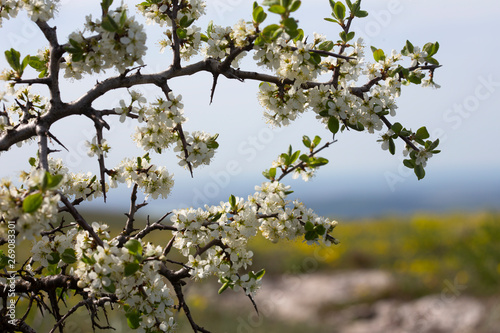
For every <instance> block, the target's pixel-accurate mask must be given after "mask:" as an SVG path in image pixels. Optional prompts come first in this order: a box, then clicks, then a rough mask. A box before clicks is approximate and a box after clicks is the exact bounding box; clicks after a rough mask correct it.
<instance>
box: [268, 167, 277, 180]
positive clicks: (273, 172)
mask: <svg viewBox="0 0 500 333" xmlns="http://www.w3.org/2000/svg"><path fill="white" fill-rule="evenodd" d="M269 177H270V179H275V178H276V168H271V169H269Z"/></svg>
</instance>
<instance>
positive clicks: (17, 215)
mask: <svg viewBox="0 0 500 333" xmlns="http://www.w3.org/2000/svg"><path fill="white" fill-rule="evenodd" d="M44 175H45V171H42V170H34V171H32V172H31V173H30V174H29V175H28V176H27V177H26V182H25V186H24V187H22V188H18V187H16V186H14V185H13V184H12V182H11V181H10V180H6V179H2V180H0V220H3V221H15V224H16V230H17V231H19V235H20V237H21V238H22V239H33V238H34V237H35V236H37V235H39V234H40V232H41V231H43V230H47V228H49V227H50V223H55V222H56V221H57V214H58V202H59V199H60V197H59V195H58V194H57V193H56V192H55V191H54V190H50V191H46V192H42V191H41V190H36V188H41V187H42V184H43V178H44ZM30 189H34V190H33V191H30ZM30 195H37V196H38V197H37V200H40V201H39V205H38V207H37V208H36V209H35V210H34V211H31V209H29V210H28V211H26V208H25V207H23V203H24V201H25V200H26V198H28V197H29V196H30ZM33 201H34V200H33ZM33 204H34V203H33ZM6 227H7V226H6V225H5V223H3V224H1V229H2V230H1V232H0V233H1V234H4V233H5V231H6V229H5V228H6Z"/></svg>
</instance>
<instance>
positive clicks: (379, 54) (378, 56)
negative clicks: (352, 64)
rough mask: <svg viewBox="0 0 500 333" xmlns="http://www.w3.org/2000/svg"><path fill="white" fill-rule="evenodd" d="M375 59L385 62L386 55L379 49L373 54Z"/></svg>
mask: <svg viewBox="0 0 500 333" xmlns="http://www.w3.org/2000/svg"><path fill="white" fill-rule="evenodd" d="M373 58H374V59H375V61H377V62H379V61H380V60H385V53H384V51H383V50H382V49H377V50H376V51H374V52H373Z"/></svg>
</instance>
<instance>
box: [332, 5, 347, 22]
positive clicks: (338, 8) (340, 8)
mask: <svg viewBox="0 0 500 333" xmlns="http://www.w3.org/2000/svg"><path fill="white" fill-rule="evenodd" d="M333 14H335V17H336V18H338V19H339V20H340V21H342V20H343V19H344V18H345V6H344V4H343V3H342V2H340V1H338V2H336V3H335V6H333Z"/></svg>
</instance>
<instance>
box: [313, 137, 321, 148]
mask: <svg viewBox="0 0 500 333" xmlns="http://www.w3.org/2000/svg"><path fill="white" fill-rule="evenodd" d="M320 142H321V138H320V137H319V136H317V135H316V136H315V137H314V140H313V146H314V147H317V146H318V145H319V143H320Z"/></svg>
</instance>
